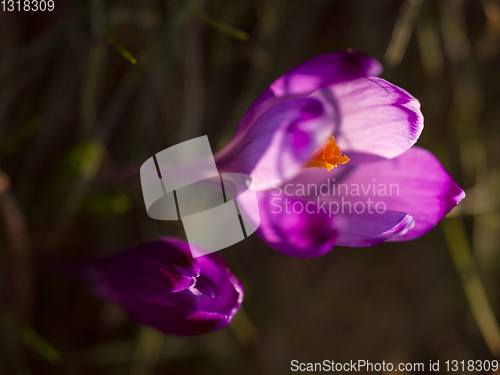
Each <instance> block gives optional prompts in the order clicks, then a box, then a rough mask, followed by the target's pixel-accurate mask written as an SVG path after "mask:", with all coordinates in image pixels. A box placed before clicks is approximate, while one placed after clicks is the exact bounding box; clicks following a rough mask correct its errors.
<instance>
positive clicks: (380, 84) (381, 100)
mask: <svg viewBox="0 0 500 375" xmlns="http://www.w3.org/2000/svg"><path fill="white" fill-rule="evenodd" d="M312 97H315V98H318V99H320V100H322V102H323V104H324V106H325V111H326V112H327V113H328V114H329V116H330V118H331V121H332V122H334V123H335V124H336V127H335V129H334V131H333V133H332V134H333V135H334V136H335V139H336V142H337V144H338V146H339V147H340V149H341V150H342V152H343V153H344V154H345V155H347V156H348V157H349V158H350V157H351V156H350V154H351V153H365V154H372V155H377V156H380V157H383V158H394V157H396V156H398V155H400V154H402V153H404V152H405V151H407V150H408V149H409V148H410V147H411V146H413V144H415V142H416V141H417V139H418V137H419V136H420V134H421V132H422V129H423V126H424V119H423V116H422V113H421V111H420V103H419V101H418V100H417V99H415V98H414V97H413V96H412V95H410V94H409V93H408V92H406V91H405V90H403V89H401V88H399V87H397V86H396V85H393V84H392V83H389V82H387V81H386V80H384V79H382V78H377V77H368V78H367V77H363V78H359V79H355V80H352V81H347V82H342V83H338V84H335V85H331V86H329V87H327V88H324V89H322V90H320V91H318V92H316V93H314V94H313V95H312Z"/></svg>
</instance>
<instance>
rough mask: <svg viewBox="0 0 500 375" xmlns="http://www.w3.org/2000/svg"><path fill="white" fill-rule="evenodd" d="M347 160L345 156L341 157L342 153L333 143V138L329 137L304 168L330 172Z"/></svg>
mask: <svg viewBox="0 0 500 375" xmlns="http://www.w3.org/2000/svg"><path fill="white" fill-rule="evenodd" d="M349 160H350V159H349V158H348V157H347V156H345V155H342V151H340V148H339V146H337V144H336V143H335V137H334V136H333V135H331V136H329V137H328V141H327V142H326V144H325V145H324V146H323V148H321V149H319V150H318V151H316V152H315V153H314V155H313V157H312V159H311V160H310V161H309V163H308V164H307V165H306V166H305V168H323V169H327V170H331V169H332V168H335V167H336V166H337V165H339V164H345V163H347V162H348V161H349Z"/></svg>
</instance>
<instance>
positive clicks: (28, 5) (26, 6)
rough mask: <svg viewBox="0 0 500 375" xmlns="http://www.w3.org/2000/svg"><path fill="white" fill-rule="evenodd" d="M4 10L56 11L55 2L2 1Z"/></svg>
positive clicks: (32, 0)
mask: <svg viewBox="0 0 500 375" xmlns="http://www.w3.org/2000/svg"><path fill="white" fill-rule="evenodd" d="M0 4H1V5H2V10H3V11H4V12H5V11H7V12H14V11H16V10H17V11H18V12H22V11H24V12H37V11H42V12H45V11H49V12H52V11H53V10H54V7H55V4H54V0H2V1H0Z"/></svg>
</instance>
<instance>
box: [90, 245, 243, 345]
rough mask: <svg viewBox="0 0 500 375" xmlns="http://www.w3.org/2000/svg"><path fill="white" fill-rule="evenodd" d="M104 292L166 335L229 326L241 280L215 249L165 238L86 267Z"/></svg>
mask: <svg viewBox="0 0 500 375" xmlns="http://www.w3.org/2000/svg"><path fill="white" fill-rule="evenodd" d="M84 276H85V278H86V279H87V281H89V282H90V283H91V284H92V286H93V287H94V289H95V291H96V292H97V294H99V295H100V296H101V297H103V298H106V299H109V300H112V301H114V302H116V303H117V304H118V305H120V306H121V307H122V308H123V309H124V310H125V311H126V312H127V313H128V314H129V315H130V316H131V317H132V318H133V319H135V320H136V321H137V322H139V323H141V324H145V325H148V326H151V327H154V328H156V329H158V330H160V331H162V332H164V333H167V334H177V335H199V334H203V333H206V332H209V331H213V330H216V329H219V328H221V327H224V326H226V325H227V324H229V322H230V321H231V319H232V317H233V316H234V314H236V312H237V311H238V309H239V308H240V306H241V303H242V301H243V285H242V283H241V281H240V280H239V279H238V278H237V277H236V275H235V274H234V272H233V271H232V270H231V268H230V267H229V265H228V264H227V263H226V261H225V260H224V259H223V258H222V257H221V256H219V255H217V254H215V253H214V254H209V255H205V256H201V257H197V258H195V259H194V258H193V257H192V256H191V252H190V249H189V245H188V244H187V243H186V242H185V241H182V240H180V239H177V238H173V237H162V238H159V239H156V240H154V241H151V242H147V243H143V244H140V245H138V246H136V247H134V248H132V249H130V250H127V251H124V252H122V253H119V254H116V255H112V256H109V257H107V258H104V259H101V260H98V261H95V262H93V263H90V264H88V265H87V266H85V267H84Z"/></svg>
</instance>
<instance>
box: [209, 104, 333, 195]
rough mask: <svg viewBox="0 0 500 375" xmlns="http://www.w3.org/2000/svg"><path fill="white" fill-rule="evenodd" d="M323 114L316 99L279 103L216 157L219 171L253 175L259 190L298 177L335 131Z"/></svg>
mask: <svg viewBox="0 0 500 375" xmlns="http://www.w3.org/2000/svg"><path fill="white" fill-rule="evenodd" d="M323 115H324V112H323V105H322V104H321V102H320V101H319V100H317V99H313V98H301V99H292V100H289V101H286V102H283V103H280V104H278V105H277V106H275V107H274V108H272V109H271V110H269V111H268V112H266V113H265V114H264V115H263V116H262V117H260V118H259V119H258V120H257V121H255V122H254V123H252V124H251V125H250V126H249V127H247V129H246V130H245V131H244V132H240V133H239V136H237V137H233V139H232V140H231V141H230V143H229V144H228V145H226V147H224V149H222V150H221V151H220V152H219V153H218V154H217V155H216V156H215V159H216V163H217V167H218V169H219V172H225V173H232V172H237V173H245V174H249V175H251V176H252V179H253V181H254V182H255V185H256V188H257V190H263V189H266V188H268V187H269V186H270V184H271V182H272V181H273V180H275V179H284V180H286V179H290V178H292V177H294V176H295V175H296V174H298V173H300V172H301V170H302V168H303V166H304V165H305V164H306V163H307V161H308V160H309V159H310V158H311V155H312V154H313V152H314V151H315V150H316V149H318V148H319V147H320V146H322V145H323V144H324V143H325V140H326V139H327V137H328V135H329V134H331V132H332V130H333V125H334V124H333V123H332V122H331V121H330V120H329V119H328V118H326V117H325V116H323Z"/></svg>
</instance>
